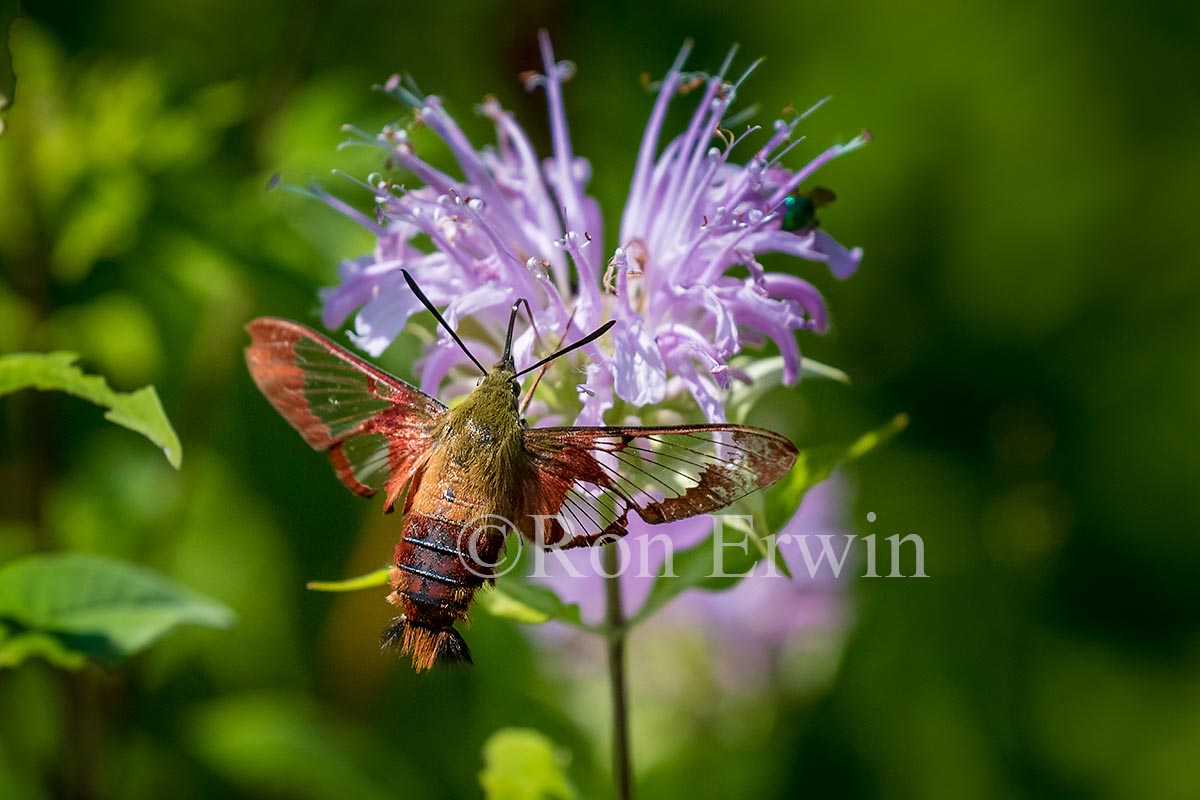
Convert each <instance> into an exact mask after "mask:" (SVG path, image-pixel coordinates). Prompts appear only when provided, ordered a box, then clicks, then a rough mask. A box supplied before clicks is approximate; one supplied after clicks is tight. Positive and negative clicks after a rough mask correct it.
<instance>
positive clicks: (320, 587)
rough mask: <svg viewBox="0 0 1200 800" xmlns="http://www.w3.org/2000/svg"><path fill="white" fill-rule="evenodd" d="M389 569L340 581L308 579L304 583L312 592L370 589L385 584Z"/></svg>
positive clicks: (385, 568)
mask: <svg viewBox="0 0 1200 800" xmlns="http://www.w3.org/2000/svg"><path fill="white" fill-rule="evenodd" d="M390 572H391V569H390V568H388V567H384V568H383V569H377V570H375V571H374V572H368V573H367V574H366V575H359V576H358V577H357V578H346V579H345V580H340V581H309V582H308V583H307V584H306V585H307V586H308V588H309V589H312V590H313V591H314V592H357V591H358V590H359V589H372V588H374V587H376V586H387V583H388V574H389V573H390Z"/></svg>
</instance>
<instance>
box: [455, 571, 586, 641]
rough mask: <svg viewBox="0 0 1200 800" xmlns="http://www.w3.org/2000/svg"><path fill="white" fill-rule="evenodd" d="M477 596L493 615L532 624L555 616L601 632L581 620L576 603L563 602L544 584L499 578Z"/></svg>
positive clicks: (547, 620) (581, 628) (570, 623)
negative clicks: (493, 584) (494, 583)
mask: <svg viewBox="0 0 1200 800" xmlns="http://www.w3.org/2000/svg"><path fill="white" fill-rule="evenodd" d="M477 597H478V599H479V604H480V605H481V606H482V607H483V608H484V610H486V611H487V612H488V613H489V614H492V615H493V616H497V617H504V618H505V619H511V620H515V621H516V622H524V623H530V624H534V625H540V624H541V623H543V622H549V621H550V620H557V621H558V622H565V623H567V624H568V625H571V626H574V627H576V628H579V629H580V630H584V631H589V632H591V633H599V632H600V631H599V629H598V628H596V627H594V626H592V625H588V624H587V623H586V622H584V621H583V619H582V617H581V613H580V610H579V605H578V604H577V603H564V602H563V600H562V598H560V597H559V596H558V595H556V594H555V593H554V592H553V591H552V590H550V589H548V588H547V587H545V586H538V585H536V584H532V583H528V582H526V581H523V580H519V579H506V578H501V579H500V582H499V583H497V584H496V585H495V586H493V587H492V588H491V589H489V590H486V591H484V592H481V593H480V594H479V595H477Z"/></svg>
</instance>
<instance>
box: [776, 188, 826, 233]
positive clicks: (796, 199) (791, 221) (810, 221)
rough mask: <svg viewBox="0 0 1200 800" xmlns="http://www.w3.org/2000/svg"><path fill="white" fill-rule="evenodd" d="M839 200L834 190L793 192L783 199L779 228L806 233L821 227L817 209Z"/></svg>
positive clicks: (814, 189) (815, 189)
mask: <svg viewBox="0 0 1200 800" xmlns="http://www.w3.org/2000/svg"><path fill="white" fill-rule="evenodd" d="M836 199H837V195H836V194H834V193H833V190H832V189H826V188H825V187H824V186H817V187H814V188H813V189H811V190H809V191H807V192H793V193H792V194H790V195H788V196H787V197H785V198H784V199H783V220H782V222H780V225H779V227H780V228H782V229H783V230H785V231H789V232H792V233H804V232H807V231H811V230H812V229H813V228H816V227H818V226H820V224H821V221H820V220H819V219H817V209H818V208H825V207H826V206H828V205H830V204H832V203H833V201H834V200H836Z"/></svg>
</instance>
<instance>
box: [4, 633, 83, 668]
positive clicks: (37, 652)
mask: <svg viewBox="0 0 1200 800" xmlns="http://www.w3.org/2000/svg"><path fill="white" fill-rule="evenodd" d="M34 657H37V658H42V659H45V660H46V661H48V662H49V663H51V664H53V665H54V666H56V667H61V668H62V669H71V670H74V669H79V668H80V667H82V666H83V665H84V662H85V661H86V660H87V659H86V657H85V656H84V655H83V653H78V652H74V651H72V650H71V649H70V648H69V647H68V646H67V645H66V644H64V643H63V641H62V640H61V639H59V638H57V637H55V636H53V635H52V634H49V633H42V632H41V631H21V630H17V629H15V628H10V627H8V626H6V625H3V624H0V669H4V668H5V667H15V666H17V665H18V664H20V663H21V662H22V661H25V660H27V659H30V658H34Z"/></svg>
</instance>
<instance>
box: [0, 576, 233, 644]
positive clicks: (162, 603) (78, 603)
mask: <svg viewBox="0 0 1200 800" xmlns="http://www.w3.org/2000/svg"><path fill="white" fill-rule="evenodd" d="M233 620H234V615H233V612H232V611H230V610H229V609H228V608H226V607H225V606H224V605H222V604H220V603H218V602H216V601H215V600H211V599H209V598H207V597H204V596H203V595H200V594H198V593H196V592H193V591H191V590H189V589H186V588H185V587H183V586H180V585H179V584H177V583H175V582H174V581H172V580H170V579H168V578H166V577H164V576H162V575H160V574H158V573H155V572H152V571H150V570H148V569H146V568H144V567H138V566H134V565H132V564H126V563H124V562H121V561H116V560H113V559H109V558H102V557H99V556H92V555H84V554H53V555H35V556H27V557H25V558H22V559H18V560H16V561H13V562H11V563H9V564H7V565H6V566H4V567H3V568H2V569H0V622H2V623H3V624H2V625H0V666H13V665H15V664H18V663H20V662H21V661H24V660H25V659H26V658H29V657H30V656H35V655H36V656H42V657H44V658H46V659H47V660H49V661H51V662H52V663H54V664H56V665H57V666H61V667H67V668H75V667H79V666H80V665H82V663H83V659H84V657H85V656H86V657H90V658H95V659H98V660H101V661H104V662H107V663H115V662H118V661H120V660H121V659H123V658H125V657H127V656H130V655H132V654H134V653H136V652H138V651H140V650H142V649H144V648H146V647H148V646H149V645H150V644H152V643H153V642H154V641H156V640H157V639H159V638H160V637H162V636H164V635H165V634H166V633H168V632H169V631H171V630H172V629H174V628H176V627H178V626H180V625H201V626H204V627H209V628H227V627H229V626H230V625H232V624H233Z"/></svg>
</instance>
